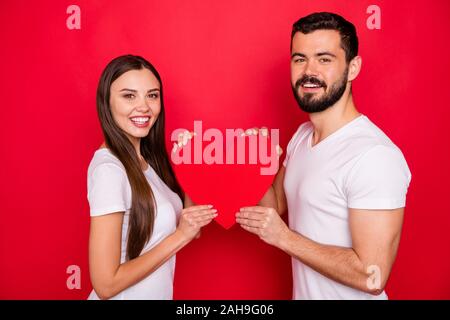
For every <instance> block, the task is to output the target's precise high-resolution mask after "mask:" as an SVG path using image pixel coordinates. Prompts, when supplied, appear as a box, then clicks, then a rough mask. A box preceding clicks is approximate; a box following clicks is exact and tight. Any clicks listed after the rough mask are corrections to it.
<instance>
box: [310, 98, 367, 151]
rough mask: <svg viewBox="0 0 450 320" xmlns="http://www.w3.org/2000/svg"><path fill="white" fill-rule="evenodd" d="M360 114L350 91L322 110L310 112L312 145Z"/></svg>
mask: <svg viewBox="0 0 450 320" xmlns="http://www.w3.org/2000/svg"><path fill="white" fill-rule="evenodd" d="M360 115H361V114H360V113H359V112H358V110H356V107H355V104H354V103H353V97H352V95H351V93H350V94H349V95H347V97H346V98H345V97H344V96H343V97H342V98H341V99H340V100H339V101H338V102H336V104H334V105H333V106H331V107H330V108H328V109H326V110H325V111H322V112H317V113H311V114H310V116H309V118H310V120H311V122H312V124H313V126H314V136H313V140H312V145H313V146H314V145H316V144H318V143H319V142H320V141H322V140H324V139H325V138H326V137H328V136H329V135H331V134H332V133H334V132H336V131H337V130H339V129H340V128H341V127H343V126H344V125H346V124H347V123H349V122H350V121H352V120H354V119H355V118H357V117H358V116H360Z"/></svg>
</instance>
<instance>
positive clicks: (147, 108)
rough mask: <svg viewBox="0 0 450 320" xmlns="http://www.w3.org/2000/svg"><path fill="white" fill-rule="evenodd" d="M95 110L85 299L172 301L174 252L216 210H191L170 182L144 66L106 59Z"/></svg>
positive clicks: (155, 100)
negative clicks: (97, 138) (98, 134)
mask: <svg viewBox="0 0 450 320" xmlns="http://www.w3.org/2000/svg"><path fill="white" fill-rule="evenodd" d="M97 112H98V116H99V119H100V123H101V126H102V130H103V135H104V138H105V142H104V143H103V145H102V146H101V148H100V149H99V150H97V151H96V152H95V154H94V156H93V158H92V160H91V163H90V165H89V169H88V200H89V206H90V214H91V227H90V237H89V269H90V275H91V281H92V285H93V288H94V290H92V292H91V294H90V295H89V299H99V298H100V299H172V292H173V275H174V267H175V254H176V252H177V251H179V250H180V249H181V248H183V247H184V246H185V245H186V244H187V243H189V242H190V241H191V240H192V239H193V238H195V237H196V236H197V235H198V234H199V232H200V229H201V227H203V226H205V225H207V224H208V223H210V222H211V221H212V219H214V218H215V217H216V216H217V211H216V210H215V209H213V208H212V206H211V205H201V206H193V203H192V201H191V200H190V198H189V197H188V196H187V195H185V194H184V193H183V191H182V189H181V187H180V185H179V183H178V181H177V179H176V177H175V174H174V172H173V170H172V168H171V166H170V162H169V159H168V155H167V151H166V148H165V139H164V103H163V90H162V83H161V78H160V76H159V74H158V72H157V71H156V69H155V68H154V67H153V66H152V65H151V64H150V63H149V62H148V61H146V60H145V59H143V58H141V57H138V56H132V55H126V56H121V57H118V58H116V59H114V60H112V61H111V62H110V63H109V64H108V66H107V67H106V69H105V70H104V71H103V73H102V75H101V78H100V82H99V85H98V89H97ZM182 200H183V202H182ZM183 203H184V207H185V209H183ZM177 221H178V223H177Z"/></svg>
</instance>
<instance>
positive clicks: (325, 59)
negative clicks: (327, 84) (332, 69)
mask: <svg viewBox="0 0 450 320" xmlns="http://www.w3.org/2000/svg"><path fill="white" fill-rule="evenodd" d="M319 61H320V62H321V63H328V62H331V59H328V58H322V59H320V60H319Z"/></svg>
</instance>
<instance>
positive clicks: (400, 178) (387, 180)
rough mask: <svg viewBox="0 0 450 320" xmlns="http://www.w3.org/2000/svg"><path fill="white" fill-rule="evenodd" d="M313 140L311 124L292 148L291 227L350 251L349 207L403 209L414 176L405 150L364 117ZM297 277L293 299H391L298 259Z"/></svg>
mask: <svg viewBox="0 0 450 320" xmlns="http://www.w3.org/2000/svg"><path fill="white" fill-rule="evenodd" d="M312 137H313V125H312V123H311V122H306V123H304V124H302V125H300V127H299V128H298V130H297V132H296V133H295V134H294V136H293V137H292V139H291V140H290V142H289V144H288V147H287V152H286V159H285V161H284V163H283V165H284V166H285V167H286V173H285V179H284V191H285V193H286V198H287V205H288V211H289V227H290V228H291V229H292V230H295V231H296V232H298V233H300V234H302V235H303V236H305V237H307V238H309V239H311V240H313V241H316V242H318V243H321V244H326V245H335V246H342V247H347V248H350V247H351V246H352V239H351V234H350V229H349V222H348V217H349V213H348V208H355V209H396V208H402V207H404V206H405V200H406V192H407V189H408V186H409V182H410V180H411V173H410V171H409V169H408V165H407V163H406V161H405V159H404V157H403V154H402V152H401V151H400V149H398V148H397V147H396V146H395V145H394V143H393V142H392V141H391V140H390V139H389V138H388V137H387V136H386V135H385V134H384V133H383V132H382V131H381V130H380V129H379V128H378V127H377V126H375V124H373V123H372V122H371V121H370V120H369V119H368V118H367V117H366V116H364V115H361V116H359V117H357V118H356V119H354V120H353V121H351V122H350V123H348V124H346V125H345V126H343V127H342V128H340V129H339V130H337V131H336V132H334V133H333V134H331V135H330V136H328V137H327V138H325V139H324V140H322V141H321V142H319V143H318V144H316V145H315V146H313V147H311V141H312ZM374 214H376V213H374ZM292 273H293V298H294V299H387V295H386V293H385V292H383V293H381V294H380V295H378V296H374V295H370V294H368V293H365V292H362V291H359V290H356V289H353V288H350V287H347V286H345V285H343V284H340V283H338V282H336V281H334V280H332V279H330V278H327V277H325V276H323V275H321V274H320V273H318V272H316V271H315V270H313V269H312V268H310V267H308V266H306V265H304V264H303V263H301V262H300V261H299V260H297V259H295V258H293V259H292Z"/></svg>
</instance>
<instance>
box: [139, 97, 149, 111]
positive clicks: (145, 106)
mask: <svg viewBox="0 0 450 320" xmlns="http://www.w3.org/2000/svg"><path fill="white" fill-rule="evenodd" d="M136 110H138V111H140V112H143V113H145V112H148V111H149V110H150V105H149V102H148V101H147V99H145V98H143V99H140V100H139V102H138V105H137V107H136Z"/></svg>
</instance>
